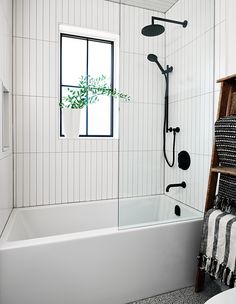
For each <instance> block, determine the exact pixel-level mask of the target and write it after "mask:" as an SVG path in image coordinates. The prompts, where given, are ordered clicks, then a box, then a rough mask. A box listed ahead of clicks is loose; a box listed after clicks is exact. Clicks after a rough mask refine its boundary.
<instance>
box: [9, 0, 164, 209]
mask: <svg viewBox="0 0 236 304" xmlns="http://www.w3.org/2000/svg"><path fill="white" fill-rule="evenodd" d="M13 3H14V26H13V41H14V56H13V58H14V79H13V81H14V88H13V89H14V91H13V93H14V121H15V129H14V133H15V142H14V162H15V165H14V181H15V183H14V185H15V186H14V193H15V206H17V207H23V206H36V205H45V204H57V203H67V202H77V201H90V200H99V199H110V198H117V197H118V195H120V196H121V197H127V196H136V195H150V194H158V193H160V192H162V191H163V187H162V184H163V182H162V180H163V162H162V157H161V152H160V150H161V145H160V136H161V133H160V132H159V130H160V129H159V124H160V123H161V115H162V113H161V112H162V102H163V98H162V96H163V78H162V76H161V75H160V73H159V71H158V70H157V67H156V66H155V65H154V64H151V63H149V62H148V61H147V60H146V56H147V54H148V52H154V53H156V52H157V51H158V55H159V56H160V60H161V61H163V58H164V36H163V37H162V38H161V39H159V40H157V39H151V40H150V39H148V38H145V37H142V36H141V34H140V30H141V28H142V27H143V26H144V25H146V24H148V23H149V22H150V20H151V16H152V15H153V14H154V12H152V11H149V10H145V9H139V8H133V7H129V6H119V4H117V3H112V2H107V1H104V0H86V1H83V0H76V1H75V0H50V1H49V0H14V1H13ZM155 15H161V14H157V13H155ZM59 24H70V25H75V26H79V27H85V28H91V29H98V30H102V31H106V32H111V33H116V34H120V87H119V89H120V90H121V91H124V92H127V93H128V94H130V96H131V100H132V101H131V102H130V103H129V104H123V103H121V104H120V143H119V141H118V140H117V139H83V140H82V139H80V140H74V141H73V140H65V139H60V138H59V121H58V119H59V113H58V102H59V95H58V92H59V83H58V79H59V70H58V63H59V61H58V55H59V45H58V37H59V36H58V25H59ZM119 150H120V151H121V152H120V154H119ZM118 176H119V178H118Z"/></svg>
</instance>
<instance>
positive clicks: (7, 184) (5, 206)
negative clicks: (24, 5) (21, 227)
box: [0, 0, 13, 234]
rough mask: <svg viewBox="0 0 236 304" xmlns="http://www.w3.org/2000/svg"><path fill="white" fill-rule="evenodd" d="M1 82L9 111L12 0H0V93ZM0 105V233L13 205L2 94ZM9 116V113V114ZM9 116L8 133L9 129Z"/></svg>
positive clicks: (11, 169) (10, 162) (10, 99)
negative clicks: (5, 144)
mask: <svg viewBox="0 0 236 304" xmlns="http://www.w3.org/2000/svg"><path fill="white" fill-rule="evenodd" d="M2 83H3V85H4V87H5V88H6V89H7V90H8V91H9V94H8V96H9V104H10V112H11V103H12V1H8V0H5V1H3V0H1V1H0V94H1V95H2ZM0 99H1V106H0V124H1V126H0V132H1V134H0V234H1V232H2V229H3V227H4V225H5V223H6V221H7V219H8V217H9V214H10V212H11V210H12V207H13V174H12V173H13V166H12V160H13V157H12V147H11V146H12V136H10V147H9V149H8V151H4V152H3V143H2V96H0ZM10 116H11V115H10ZM11 124H12V122H11V117H10V122H9V126H10V130H9V131H10V134H11V133H12V131H11Z"/></svg>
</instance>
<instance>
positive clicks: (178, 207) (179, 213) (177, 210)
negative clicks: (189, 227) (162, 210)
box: [175, 205, 181, 216]
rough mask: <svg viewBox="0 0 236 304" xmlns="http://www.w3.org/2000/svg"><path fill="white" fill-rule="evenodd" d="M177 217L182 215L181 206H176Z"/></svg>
mask: <svg viewBox="0 0 236 304" xmlns="http://www.w3.org/2000/svg"><path fill="white" fill-rule="evenodd" d="M175 215H177V216H180V215H181V209H180V206H179V205H175Z"/></svg>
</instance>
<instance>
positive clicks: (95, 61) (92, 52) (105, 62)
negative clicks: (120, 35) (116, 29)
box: [88, 41, 112, 135]
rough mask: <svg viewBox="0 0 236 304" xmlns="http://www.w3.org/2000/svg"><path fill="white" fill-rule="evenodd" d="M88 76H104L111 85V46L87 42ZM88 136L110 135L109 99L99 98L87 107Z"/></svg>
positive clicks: (105, 97)
mask: <svg viewBox="0 0 236 304" xmlns="http://www.w3.org/2000/svg"><path fill="white" fill-rule="evenodd" d="M88 47H89V50H88V62H89V66H88V74H89V75H91V76H92V77H98V76H101V75H105V76H106V78H107V80H108V85H110V84H111V64H112V62H111V61H112V58H111V47H112V46H111V44H109V43H103V42H95V41H89V45H88ZM88 135H111V98H110V97H107V96H101V97H100V98H99V101H98V102H96V103H95V104H92V105H89V107H88Z"/></svg>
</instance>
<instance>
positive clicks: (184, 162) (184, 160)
mask: <svg viewBox="0 0 236 304" xmlns="http://www.w3.org/2000/svg"><path fill="white" fill-rule="evenodd" d="M190 164H191V158H190V155H189V153H188V152H187V151H181V152H179V154H178V165H179V168H180V169H183V170H187V169H188V168H189V167H190Z"/></svg>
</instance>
